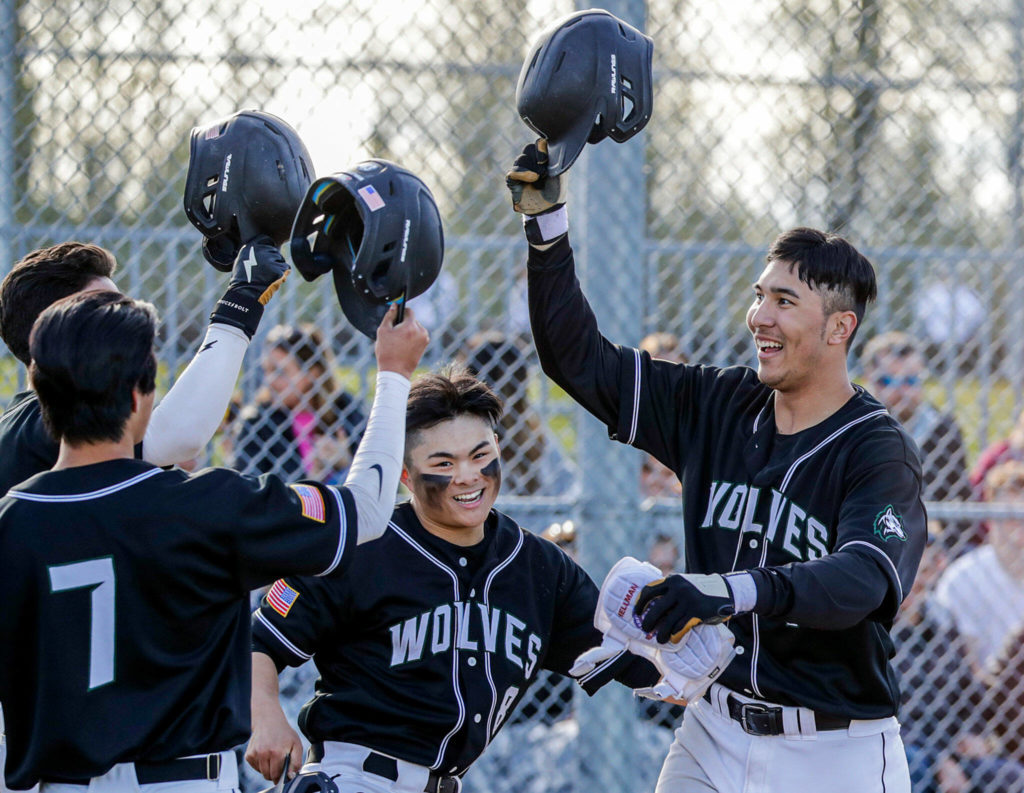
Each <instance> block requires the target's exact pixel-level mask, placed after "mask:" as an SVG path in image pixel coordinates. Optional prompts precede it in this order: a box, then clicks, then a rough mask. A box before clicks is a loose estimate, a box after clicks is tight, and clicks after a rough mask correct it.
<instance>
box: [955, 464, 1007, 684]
mask: <svg viewBox="0 0 1024 793" xmlns="http://www.w3.org/2000/svg"><path fill="white" fill-rule="evenodd" d="M984 488H985V496H986V498H987V499H988V500H989V501H996V502H1008V503H1011V504H1019V505H1021V509H1022V510H1024V463H1022V462H1019V461H1016V460H1010V461H1007V462H1004V463H1001V464H999V465H997V466H995V467H994V468H992V469H991V470H990V471H989V472H988V474H987V476H986V477H985V485H984ZM935 602H936V604H937V605H938V606H940V607H941V608H942V609H943V612H944V614H945V615H946V616H947V617H948V619H949V621H950V622H951V623H952V625H953V626H954V627H955V628H956V629H957V631H958V632H959V633H960V635H961V636H963V637H964V638H965V639H966V640H967V643H968V656H969V658H970V661H971V666H972V668H973V669H974V670H975V672H976V673H981V672H982V671H983V670H984V669H985V668H986V667H987V665H988V664H989V663H991V662H992V660H993V658H994V657H995V656H996V654H997V653H998V652H999V650H1000V649H1001V647H1002V645H1003V642H1004V641H1005V640H1006V637H1007V636H1008V635H1010V634H1012V633H1015V632H1017V631H1019V630H1020V629H1021V628H1022V626H1024V519H1020V518H998V519H991V520H990V521H989V532H988V536H987V537H986V539H985V542H984V543H983V544H981V545H980V546H979V547H977V548H974V549H972V550H970V551H968V552H967V553H965V554H964V555H963V556H961V557H959V558H958V559H956V560H955V561H953V562H952V563H951V564H950V565H949V567H948V568H947V569H946V571H945V572H944V573H943V574H942V576H941V577H940V578H939V581H938V584H937V585H936V589H935Z"/></svg>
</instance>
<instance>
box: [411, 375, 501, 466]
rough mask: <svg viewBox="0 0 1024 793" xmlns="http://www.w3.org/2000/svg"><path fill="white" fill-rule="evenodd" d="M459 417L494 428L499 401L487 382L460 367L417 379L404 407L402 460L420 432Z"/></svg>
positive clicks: (496, 422) (498, 417)
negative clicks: (474, 419) (471, 417)
mask: <svg viewBox="0 0 1024 793" xmlns="http://www.w3.org/2000/svg"><path fill="white" fill-rule="evenodd" d="M459 416H476V417H477V418H479V419H482V420H484V421H485V422H487V423H488V424H489V425H490V426H492V427H495V426H497V424H498V421H499V420H500V419H501V399H500V398H499V397H498V395H497V394H495V393H494V391H492V390H491V387H490V386H488V385H487V383H485V382H483V381H482V380H479V379H478V378H476V377H474V376H473V375H472V374H470V373H469V371H468V370H466V369H465V368H464V367H461V366H449V367H446V368H445V369H442V370H441V371H440V372H436V373H435V372H429V373H427V374H423V375H420V376H419V377H417V378H416V379H415V380H414V381H413V383H412V387H411V388H410V389H409V401H408V402H407V403H406V407H405V454H406V460H408V455H409V452H410V450H412V449H414V448H415V447H416V446H417V445H418V444H419V442H420V441H419V437H418V434H419V432H420V431H421V430H425V429H429V428H430V427H433V426H435V425H437V424H440V423H441V422H442V421H449V420H451V419H454V418H458V417H459Z"/></svg>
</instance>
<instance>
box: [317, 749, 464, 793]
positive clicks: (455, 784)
mask: <svg viewBox="0 0 1024 793" xmlns="http://www.w3.org/2000/svg"><path fill="white" fill-rule="evenodd" d="M323 759H324V745H323V743H321V742H320V741H316V742H314V743H312V744H310V747H309V751H308V752H307V753H306V761H307V762H310V763H319V762H320V761H321V760H323ZM363 770H364V771H365V772H366V773H368V774H373V775H374V776H379V777H383V778H384V779H389V780H391V781H392V782H397V781H398V761H397V760H396V759H395V758H394V757H388V756H387V755H385V754H381V753H380V752H374V751H373V750H370V753H369V754H368V755H366V759H365V760H364V761H363ZM460 790H462V780H461V779H460V778H459V777H457V776H446V775H444V774H438V773H437V772H436V771H431V772H430V776H429V777H427V785H426V787H424V788H423V791H424V793H459V791H460Z"/></svg>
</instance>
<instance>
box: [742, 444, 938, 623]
mask: <svg viewBox="0 0 1024 793" xmlns="http://www.w3.org/2000/svg"><path fill="white" fill-rule="evenodd" d="M884 453H885V452H884V450H882V449H879V448H875V447H873V446H871V445H867V447H866V448H864V449H861V450H858V455H857V456H856V458H859V460H858V459H856V458H855V459H854V461H853V463H852V465H851V469H850V474H849V475H850V480H851V481H850V488H849V490H848V491H847V494H846V498H845V499H844V500H843V505H842V509H841V511H840V516H839V529H838V535H837V540H836V547H835V550H834V551H833V552H832V553H831V554H829V555H827V556H824V557H822V558H820V559H814V560H810V561H806V562H799V563H794V564H788V565H784V566H782V567H775V568H770V569H755V570H752V571H751V573H752V575H753V578H754V582H755V584H756V585H757V605H756V606H755V607H754V611H755V612H757V613H758V614H761V615H763V616H771V617H781V618H784V619H786V620H787V621H789V622H793V623H796V624H797V625H801V626H804V627H809V628H820V629H823V630H842V629H844V628H849V627H852V626H853V625H856V624H857V623H858V622H861V621H862V620H864V619H874V620H878V621H883V622H884V621H890V620H892V619H893V618H894V617H895V616H896V613H897V612H898V611H899V607H900V604H901V603H902V602H903V600H904V598H905V597H906V596H907V594H908V593H909V592H910V587H911V586H912V585H913V583H914V577H915V574H916V572H917V567H918V564H919V562H920V559H921V554H922V552H923V549H924V543H925V540H926V539H927V530H926V521H927V518H926V515H925V511H924V505H923V504H922V503H921V500H920V487H919V483H920V477H919V476H918V475H916V474H915V471H914V467H913V465H912V464H908V463H907V462H905V461H902V460H899V461H897V460H893V461H891V462H878V460H877V459H876V460H875V461H874V464H873V465H870V464H867V462H868V461H870V460H871V457H872V456H873V455H878V454H884ZM915 495H916V496H917V497H916V498H913V496H915ZM880 505H884V506H883V508H882V509H879V506H880Z"/></svg>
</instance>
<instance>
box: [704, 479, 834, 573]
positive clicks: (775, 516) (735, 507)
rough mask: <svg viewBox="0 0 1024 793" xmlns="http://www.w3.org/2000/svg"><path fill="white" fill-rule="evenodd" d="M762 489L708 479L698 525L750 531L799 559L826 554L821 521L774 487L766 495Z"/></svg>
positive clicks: (826, 536)
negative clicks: (700, 520)
mask: <svg viewBox="0 0 1024 793" xmlns="http://www.w3.org/2000/svg"><path fill="white" fill-rule="evenodd" d="M762 490H763V488H760V487H753V486H751V485H746V484H740V483H737V482H712V483H711V491H710V493H709V494H708V508H707V511H706V512H705V513H704V520H703V521H702V522H701V528H702V529H710V528H719V529H727V530H729V531H736V530H740V531H744V532H748V531H749V532H754V533H756V534H760V535H763V536H764V539H765V541H766V542H768V543H771V544H773V545H775V546H777V547H779V548H781V549H782V550H784V551H786V552H787V553H789V554H790V555H791V556H792V557H793V558H794V559H798V560H800V561H806V560H808V559H818V558H820V557H822V556H826V555H827V554H828V553H829V548H828V544H829V531H828V527H827V526H826V525H825V523H824V522H822V521H821V520H819V519H818V518H816V517H814V516H813V515H810V514H808V512H807V510H805V509H803V508H802V507H800V506H799V505H798V504H796V503H795V502H793V501H791V500H790V499H789V498H787V497H786V496H784V495H783V494H782V493H780V492H779V491H778V490H775V489H774V488H773V489H772V491H771V496H770V498H769V496H768V494H767V493H764V492H762Z"/></svg>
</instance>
